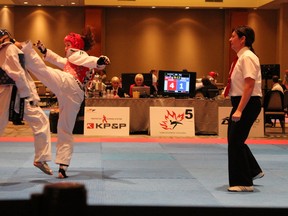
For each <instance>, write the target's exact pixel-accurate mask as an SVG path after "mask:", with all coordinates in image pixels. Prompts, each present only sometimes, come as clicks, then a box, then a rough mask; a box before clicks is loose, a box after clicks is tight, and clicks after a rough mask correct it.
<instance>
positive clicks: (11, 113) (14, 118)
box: [9, 85, 24, 121]
mask: <svg viewBox="0 0 288 216" xmlns="http://www.w3.org/2000/svg"><path fill="white" fill-rule="evenodd" d="M16 93H17V87H16V86H15V85H14V86H13V89H12V93H11V99H10V105H9V121H22V120H23V116H24V98H20V104H19V114H18V113H16V112H15V111H14V106H15V100H16Z"/></svg>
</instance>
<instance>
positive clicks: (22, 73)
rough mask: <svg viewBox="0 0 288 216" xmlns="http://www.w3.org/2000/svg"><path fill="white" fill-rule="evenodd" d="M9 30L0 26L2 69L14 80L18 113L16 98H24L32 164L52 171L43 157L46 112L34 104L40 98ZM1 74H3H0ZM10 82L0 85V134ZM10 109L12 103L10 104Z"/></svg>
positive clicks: (47, 151)
mask: <svg viewBox="0 0 288 216" xmlns="http://www.w3.org/2000/svg"><path fill="white" fill-rule="evenodd" d="M11 41H12V42H13V40H12V38H11V36H10V34H9V32H8V31H7V30H5V29H0V66H1V68H2V70H3V71H4V72H5V73H6V74H7V75H8V76H9V77H10V78H11V79H12V80H14V81H15V85H16V87H17V94H16V100H15V106H14V110H15V112H16V113H19V103H17V101H20V98H24V114H23V118H24V120H25V121H26V122H27V123H28V125H29V126H30V127H31V129H32V131H33V135H34V147H35V156H34V166H36V167H38V168H39V169H41V170H42V171H43V172H44V173H46V174H48V175H52V170H51V169H50V168H49V166H48V164H47V163H46V162H47V161H51V138H50V125H49V119H48V117H47V115H46V114H45V113H44V112H43V110H42V109H41V108H40V107H39V106H38V105H37V103H38V102H39V101H40V98H39V96H38V94H37V91H36V86H35V84H34V81H33V79H32V78H31V76H30V74H29V73H28V72H27V71H26V70H25V68H23V67H22V66H21V64H20V56H21V55H22V56H23V52H22V51H21V50H19V49H18V48H17V47H16V46H15V45H14V44H13V43H12V42H11ZM1 78H3V77H1ZM12 89H13V85H11V84H10V85H6V84H3V83H2V84H1V85H0V101H1V103H0V134H3V132H4V130H5V127H6V126H7V124H8V121H9V120H8V119H9V107H10V101H11V95H12ZM12 109H13V107H12Z"/></svg>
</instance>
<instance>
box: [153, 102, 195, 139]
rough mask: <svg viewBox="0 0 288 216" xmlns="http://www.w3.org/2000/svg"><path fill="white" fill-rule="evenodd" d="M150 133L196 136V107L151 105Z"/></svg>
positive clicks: (166, 135) (171, 135)
mask: <svg viewBox="0 0 288 216" xmlns="http://www.w3.org/2000/svg"><path fill="white" fill-rule="evenodd" d="M150 135H151V136H160V137H194V136H195V114H194V107H150Z"/></svg>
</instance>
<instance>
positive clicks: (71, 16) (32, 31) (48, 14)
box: [14, 7, 85, 55]
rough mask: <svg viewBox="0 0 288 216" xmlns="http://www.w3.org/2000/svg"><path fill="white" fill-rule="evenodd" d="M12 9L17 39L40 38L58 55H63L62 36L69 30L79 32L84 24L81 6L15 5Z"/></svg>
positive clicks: (34, 39) (35, 39)
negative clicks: (43, 6)
mask: <svg viewBox="0 0 288 216" xmlns="http://www.w3.org/2000/svg"><path fill="white" fill-rule="evenodd" d="M14 11H15V17H14V19H15V23H14V28H15V34H14V35H15V38H17V40H21V41H23V40H27V39H30V40H32V41H33V42H36V41H37V40H41V41H42V42H43V43H44V44H45V45H46V47H48V48H51V49H52V50H53V51H55V52H56V53H58V54H60V55H64V44H63V39H64V37H65V36H66V35H67V34H68V33H69V32H77V33H81V31H82V29H83V26H84V20H85V16H84V10H83V8H75V7H71V8H65V7H45V8H39V7H16V8H15V9H14Z"/></svg>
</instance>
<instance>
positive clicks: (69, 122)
mask: <svg viewBox="0 0 288 216" xmlns="http://www.w3.org/2000/svg"><path fill="white" fill-rule="evenodd" d="M22 51H23V52H24V55H25V63H26V68H27V69H28V70H29V71H30V72H31V73H32V74H34V75H35V76H36V77H37V78H38V79H39V80H40V81H41V82H42V83H43V84H44V85H45V86H47V87H48V88H49V89H50V90H51V91H52V92H53V93H54V94H55V95H56V97H57V101H58V104H59V119H58V124H57V137H58V138H57V146H56V158H55V163H56V164H65V165H70V161H71V157H72V153H73V145H74V140H73V128H74V125H75V121H76V117H77V114H78V112H79V110H80V106H81V103H82V102H83V100H84V91H83V90H82V89H81V88H80V86H79V85H78V83H77V82H76V80H75V78H74V77H73V76H72V75H71V74H69V73H67V72H64V71H62V70H59V69H55V68H52V67H48V66H47V65H46V64H45V63H44V61H43V60H42V59H41V58H40V56H39V55H38V53H37V52H36V51H35V50H34V49H33V48H32V47H31V43H29V44H27V46H25V47H24V48H23V49H22Z"/></svg>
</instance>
